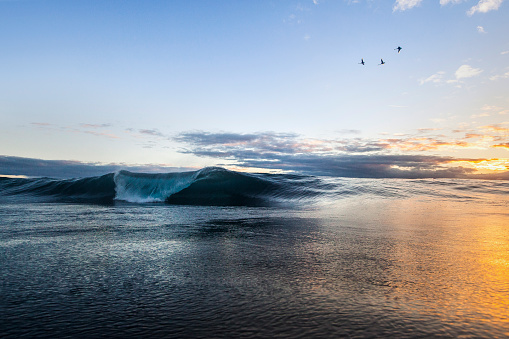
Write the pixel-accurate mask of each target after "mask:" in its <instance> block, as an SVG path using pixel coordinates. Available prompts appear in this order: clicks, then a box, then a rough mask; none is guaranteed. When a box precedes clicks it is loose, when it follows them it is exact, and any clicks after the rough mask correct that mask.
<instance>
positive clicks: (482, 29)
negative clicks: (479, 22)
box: [477, 26, 486, 33]
mask: <svg viewBox="0 0 509 339" xmlns="http://www.w3.org/2000/svg"><path fill="white" fill-rule="evenodd" d="M477 31H478V32H479V33H486V31H485V30H484V27H483V26H477Z"/></svg>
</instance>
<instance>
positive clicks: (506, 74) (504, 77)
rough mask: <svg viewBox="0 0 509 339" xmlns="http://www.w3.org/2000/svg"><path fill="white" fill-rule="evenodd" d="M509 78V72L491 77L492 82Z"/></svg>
mask: <svg viewBox="0 0 509 339" xmlns="http://www.w3.org/2000/svg"><path fill="white" fill-rule="evenodd" d="M507 78H509V71H508V72H505V73H504V74H497V75H493V76H491V77H490V80H492V81H494V80H499V79H507Z"/></svg>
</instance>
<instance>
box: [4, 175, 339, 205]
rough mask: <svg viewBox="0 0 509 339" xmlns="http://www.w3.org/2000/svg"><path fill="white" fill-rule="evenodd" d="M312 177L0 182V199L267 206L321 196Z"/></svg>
mask: <svg viewBox="0 0 509 339" xmlns="http://www.w3.org/2000/svg"><path fill="white" fill-rule="evenodd" d="M330 188H331V185H330V184H325V183H321V181H320V180H318V179H317V178H314V177H308V176H299V175H274V174H250V173H239V172H234V171H229V170H226V169H224V168H219V167H207V168H204V169H201V170H198V171H193V172H178V173H164V174H147V173H133V172H129V171H125V170H122V171H119V172H117V173H110V174H106V175H103V176H99V177H90V178H79V179H64V180H57V179H51V178H28V179H26V178H0V195H1V196H4V197H23V198H25V199H27V198H37V199H44V200H46V201H49V200H53V201H55V200H56V201H66V202H68V201H72V202H98V203H112V202H114V201H116V200H118V201H127V202H131V203H168V204H178V205H212V206H213V205H218V206H236V205H241V206H271V205H274V204H281V203H286V202H290V201H298V200H302V199H306V198H312V197H316V196H318V195H321V194H322V193H323V192H322V191H323V190H327V189H330Z"/></svg>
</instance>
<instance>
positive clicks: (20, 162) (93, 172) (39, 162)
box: [0, 155, 196, 178]
mask: <svg viewBox="0 0 509 339" xmlns="http://www.w3.org/2000/svg"><path fill="white" fill-rule="evenodd" d="M122 169H125V170H129V171H132V172H145V173H166V172H176V171H179V172H180V171H186V170H187V171H191V170H196V169H192V168H182V167H171V166H164V165H127V164H101V163H94V162H81V161H74V160H43V159H34V158H22V157H12V156H1V155H0V174H1V175H24V176H32V177H50V178H84V177H91V176H100V175H105V174H108V173H114V172H116V171H119V170H122Z"/></svg>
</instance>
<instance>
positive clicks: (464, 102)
mask: <svg viewBox="0 0 509 339" xmlns="http://www.w3.org/2000/svg"><path fill="white" fill-rule="evenodd" d="M507 18H509V3H508V2H507V1H504V0H396V1H375V0H357V1H354V0H334V1H333V0H301V1H293V0H257V1H240V0H238V1H225V0H203V1H199V0H196V1H162V0H158V1H155V0H154V1H150V0H147V1H131V0H122V1H120V0H118V1H110V0H104V1H82V0H73V1H68V0H61V1H54V0H0V50H1V53H0V75H1V76H0V121H1V124H0V175H45V176H87V175H91V174H94V175H96V174H97V173H102V172H105V173H106V172H107V171H111V170H117V169H119V168H127V169H131V170H136V171H148V172H166V171H176V170H192V169H199V168H203V167H206V166H221V167H225V168H229V169H232V170H237V171H251V172H275V173H280V172H283V173H284V172H296V173H304V174H313V175H333V176H348V177H396V178H399V177H401V178H414V177H415V178H419V177H445V178H464V177H482V178H506V179H507V178H509V95H508V93H509V20H507ZM398 46H401V47H402V49H401V51H400V52H399V53H398V51H397V50H395V49H396V48H397V47H398ZM361 59H362V60H364V62H365V64H364V65H362V64H360V62H361ZM381 59H383V61H384V62H385V63H384V64H383V65H380V64H381Z"/></svg>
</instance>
